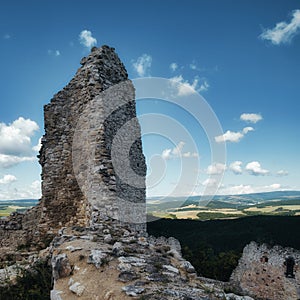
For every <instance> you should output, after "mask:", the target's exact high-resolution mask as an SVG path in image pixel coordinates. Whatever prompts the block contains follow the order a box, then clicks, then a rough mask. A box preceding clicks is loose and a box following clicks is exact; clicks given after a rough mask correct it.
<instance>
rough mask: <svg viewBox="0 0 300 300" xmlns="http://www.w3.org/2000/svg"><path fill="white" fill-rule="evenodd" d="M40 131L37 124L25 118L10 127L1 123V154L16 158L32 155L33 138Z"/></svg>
mask: <svg viewBox="0 0 300 300" xmlns="http://www.w3.org/2000/svg"><path fill="white" fill-rule="evenodd" d="M38 129H39V126H38V125H37V123H36V122H34V121H32V120H30V119H24V118H23V117H20V118H19V119H17V120H15V121H14V122H13V123H12V124H9V125H6V124H5V123H0V154H4V155H15V156H26V155H29V154H31V152H32V146H31V137H32V136H33V135H34V134H35V132H36V131H37V130H38Z"/></svg>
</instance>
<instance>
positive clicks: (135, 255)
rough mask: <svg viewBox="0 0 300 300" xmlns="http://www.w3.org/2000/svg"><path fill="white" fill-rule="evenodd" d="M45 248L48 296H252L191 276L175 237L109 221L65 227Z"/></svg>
mask: <svg viewBox="0 0 300 300" xmlns="http://www.w3.org/2000/svg"><path fill="white" fill-rule="evenodd" d="M108 235H109V236H110V239H109V241H107V236H108ZM49 251H50V252H51V255H52V266H53V278H55V280H54V286H53V290H52V291H51V299H52V300H57V299H61V300H64V299H68V300H69V299H70V300H71V299H74V300H75V299H78V298H79V299H86V300H97V299H98V300H100V299H101V300H124V299H132V298H134V299H149V300H150V299H151V300H153V299H157V300H176V299H178V300H179V299H190V300H200V299H233V300H234V299H235V300H239V299H240V300H242V299H243V300H251V299H252V298H251V297H249V296H237V295H235V294H232V293H228V294H227V293H225V292H224V289H225V288H226V287H228V285H227V284H226V283H222V282H218V281H214V280H209V279H205V278H199V277H197V274H196V273H195V269H194V268H193V266H192V265H191V264H190V263H189V262H188V261H186V260H185V259H184V258H182V256H181V247H180V244H179V242H178V241H177V240H176V239H174V238H164V237H160V238H154V237H145V236H144V237H143V236H139V234H138V233H137V232H136V231H132V230H131V229H130V228H129V227H126V226H124V227H115V225H114V223H113V222H111V221H104V222H103V223H102V226H101V228H99V229H98V231H97V232H95V231H90V230H88V229H84V230H82V229H80V228H77V230H76V229H73V230H72V229H70V228H65V229H64V230H63V231H61V232H60V235H58V236H57V237H56V238H55V239H54V241H53V243H52V245H51V246H50V249H49ZM70 268H71V270H72V272H70ZM66 274H67V276H66Z"/></svg>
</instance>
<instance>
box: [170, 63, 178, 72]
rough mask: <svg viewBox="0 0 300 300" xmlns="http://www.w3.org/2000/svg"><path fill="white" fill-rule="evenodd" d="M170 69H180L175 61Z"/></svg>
mask: <svg viewBox="0 0 300 300" xmlns="http://www.w3.org/2000/svg"><path fill="white" fill-rule="evenodd" d="M169 67H170V69H171V70H172V71H173V72H175V71H176V70H177V69H178V64H176V63H175V62H173V63H171V64H170V66H169Z"/></svg>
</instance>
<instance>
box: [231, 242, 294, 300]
mask: <svg viewBox="0 0 300 300" xmlns="http://www.w3.org/2000/svg"><path fill="white" fill-rule="evenodd" d="M287 256H292V257H293V258H294V260H295V263H296V265H295V268H294V269H295V273H294V274H295V278H287V277H286V276H285V272H286V266H285V259H286V257H287ZM299 263H300V251H298V250H295V249H292V248H283V247H281V246H274V247H269V246H267V245H266V244H263V245H258V244H256V243H255V242H251V243H250V244H249V245H247V246H246V247H245V248H244V251H243V256H242V258H241V259H240V261H239V265H238V267H237V268H236V269H235V271H234V272H233V273H232V275H231V283H232V284H233V286H234V287H235V288H236V289H237V290H238V291H239V292H241V293H243V294H248V295H250V296H252V297H254V298H255V299H272V300H282V299H290V300H292V299H294V300H297V299H300V270H299V269H298V266H299Z"/></svg>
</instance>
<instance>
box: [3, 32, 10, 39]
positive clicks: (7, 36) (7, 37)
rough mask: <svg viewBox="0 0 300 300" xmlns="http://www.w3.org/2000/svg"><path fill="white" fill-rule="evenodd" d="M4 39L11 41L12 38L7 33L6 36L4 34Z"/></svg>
mask: <svg viewBox="0 0 300 300" xmlns="http://www.w3.org/2000/svg"><path fill="white" fill-rule="evenodd" d="M3 38H4V39H5V40H9V39H10V38H11V35H10V34H8V33H6V34H4V36H3Z"/></svg>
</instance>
